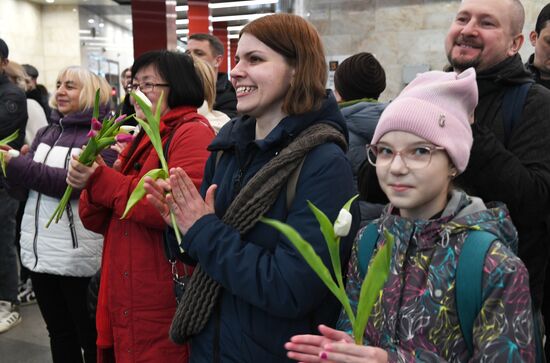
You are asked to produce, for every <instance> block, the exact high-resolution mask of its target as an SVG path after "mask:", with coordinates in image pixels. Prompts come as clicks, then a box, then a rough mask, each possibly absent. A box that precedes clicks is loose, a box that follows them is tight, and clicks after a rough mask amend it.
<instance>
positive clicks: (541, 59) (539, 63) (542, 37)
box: [525, 3, 550, 88]
mask: <svg viewBox="0 0 550 363" xmlns="http://www.w3.org/2000/svg"><path fill="white" fill-rule="evenodd" d="M529 40H530V41H531V45H533V47H535V52H534V53H533V54H531V56H530V57H529V60H528V61H527V63H526V64H525V65H526V66H527V68H528V69H529V70H530V71H531V73H533V75H534V78H535V81H536V82H537V83H539V84H542V85H543V86H544V87H546V88H550V3H549V4H547V5H546V6H545V7H544V8H542V10H541V12H540V13H539V16H538V17H537V22H536V24H535V30H533V31H532V32H531V33H530V34H529Z"/></svg>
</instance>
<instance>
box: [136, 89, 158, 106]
mask: <svg viewBox="0 0 550 363" xmlns="http://www.w3.org/2000/svg"><path fill="white" fill-rule="evenodd" d="M134 95H135V96H136V97H138V98H139V99H140V100H142V101H143V102H145V104H146V105H147V106H149V107H153V103H152V102H151V100H150V99H148V98H147V96H145V94H144V93H143V92H141V90H139V89H137V90H135V91H134Z"/></svg>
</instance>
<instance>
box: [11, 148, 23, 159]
mask: <svg viewBox="0 0 550 363" xmlns="http://www.w3.org/2000/svg"><path fill="white" fill-rule="evenodd" d="M8 154H9V155H10V156H11V157H12V158H16V157H18V156H19V155H20V154H21V153H20V152H19V151H17V150H15V149H9V150H8Z"/></svg>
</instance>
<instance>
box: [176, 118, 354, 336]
mask: <svg viewBox="0 0 550 363" xmlns="http://www.w3.org/2000/svg"><path fill="white" fill-rule="evenodd" d="M328 142H333V143H336V144H337V145H339V146H340V147H341V148H342V149H343V150H346V149H347V143H346V139H345V137H344V135H343V134H342V133H341V132H340V131H338V130H336V129H335V128H334V127H333V126H330V125H328V124H325V123H318V124H315V125H313V126H310V127H308V128H307V129H305V130H304V131H303V132H302V133H300V134H299V135H298V136H297V137H296V138H295V139H294V140H293V141H292V142H291V143H290V144H289V145H288V146H287V147H285V148H284V149H283V150H281V152H280V153H279V154H278V155H277V156H275V157H274V158H273V159H271V160H270V161H269V162H267V163H266V164H265V165H264V166H263V167H262V168H261V169H260V170H259V171H258V172H257V173H256V174H255V175H254V176H253V177H252V178H251V179H250V181H249V182H248V183H247V184H246V185H245V186H244V187H243V189H242V190H241V191H240V193H239V194H238V195H237V197H236V198H235V199H234V200H233V202H232V203H231V205H230V206H229V208H228V209H227V212H226V213H225V215H224V217H223V222H224V223H225V224H228V225H230V226H232V227H233V228H235V229H237V230H238V231H239V232H240V234H241V236H242V235H244V234H245V233H246V232H247V231H249V230H250V229H251V228H252V227H253V226H254V225H255V224H256V223H257V222H258V220H259V219H260V217H261V216H262V215H263V214H264V213H266V212H267V211H268V210H269V209H270V208H271V206H272V205H273V203H275V201H276V199H277V197H278V195H279V193H280V191H281V188H282V187H283V185H285V184H286V182H287V180H288V178H289V177H290V175H291V174H292V172H293V171H294V170H295V169H296V168H297V167H298V165H299V164H300V163H301V162H302V160H303V159H304V158H305V157H306V156H307V153H308V152H309V151H310V150H311V149H313V148H315V147H316V146H318V145H322V144H325V143H328ZM274 233H275V232H274ZM220 243H223V241H220ZM221 288H222V286H221V285H220V284H219V283H218V282H216V281H214V280H213V279H212V278H211V277H210V276H208V275H207V274H206V272H205V271H204V270H203V269H202V268H201V266H200V265H197V267H196V268H195V271H194V272H193V275H192V277H191V279H190V281H189V283H188V284H187V287H186V289H185V292H184V294H183V296H182V298H181V301H180V303H179V305H178V307H177V309H176V314H175V315H174V319H173V320H172V326H171V327H170V338H171V339H172V340H173V341H174V342H175V343H177V344H184V343H186V342H187V341H188V340H189V339H190V338H191V337H193V336H194V335H196V334H198V333H199V332H200V331H201V330H202V329H203V328H204V326H205V325H206V323H207V322H208V320H209V318H210V315H211V314H212V311H213V308H214V306H215V304H216V302H217V300H218V297H219V295H220V292H221Z"/></svg>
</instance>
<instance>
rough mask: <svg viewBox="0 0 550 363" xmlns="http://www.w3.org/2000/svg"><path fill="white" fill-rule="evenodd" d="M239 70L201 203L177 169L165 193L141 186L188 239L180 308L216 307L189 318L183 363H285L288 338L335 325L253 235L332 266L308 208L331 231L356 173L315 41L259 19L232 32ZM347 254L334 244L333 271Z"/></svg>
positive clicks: (347, 244)
mask: <svg viewBox="0 0 550 363" xmlns="http://www.w3.org/2000/svg"><path fill="white" fill-rule="evenodd" d="M236 59H237V64H236V66H235V67H234V68H233V70H232V71H231V79H232V82H233V86H234V88H235V89H236V90H237V99H238V103H237V111H238V113H239V114H242V115H243V116H241V117H237V118H234V119H232V120H231V121H230V122H228V123H227V124H226V125H225V126H224V127H223V128H222V129H221V130H220V133H219V134H218V135H217V137H216V139H215V140H214V142H213V143H212V144H210V146H209V147H208V149H209V150H210V151H212V152H213V154H212V156H211V157H210V158H209V160H208V163H207V165H206V169H205V179H204V182H203V184H202V187H201V194H200V195H199V193H198V192H197V191H196V190H195V189H194V188H193V187H192V183H191V179H190V178H189V177H188V176H187V175H186V174H185V173H184V172H183V171H181V170H180V169H176V170H173V171H172V177H171V178H170V185H168V183H167V182H165V181H159V182H158V184H157V183H155V182H153V181H152V180H149V181H148V182H146V187H147V190H148V192H149V193H150V196H148V199H149V200H150V201H151V202H152V203H153V204H154V205H155V206H156V207H157V208H158V209H159V211H160V212H161V214H162V216H164V218H165V221H167V222H169V220H170V219H169V213H168V208H169V206H170V208H171V209H172V211H174V213H175V215H176V218H177V224H178V227H179V228H180V230H181V232H182V233H183V234H184V235H185V236H184V238H183V244H182V247H183V249H184V251H185V252H186V253H187V255H188V257H190V258H192V259H193V260H195V261H197V262H198V264H199V268H198V269H196V270H195V272H194V276H193V279H194V280H195V281H198V282H197V284H198V286H200V287H198V288H197V289H198V290H193V285H188V286H187V290H186V292H191V291H194V293H192V294H195V293H196V294H197V295H184V296H183V300H182V301H184V303H189V301H195V298H198V301H197V307H198V308H199V309H200V308H201V307H202V306H203V304H210V303H212V304H214V305H216V304H217V305H216V306H215V307H212V310H211V311H210V312H211V315H210V314H208V315H206V316H204V317H203V316H197V315H196V313H195V312H193V311H191V314H189V315H188V316H190V318H191V319H192V320H194V319H197V320H200V321H201V323H204V324H206V325H205V327H204V329H202V331H200V332H197V335H195V336H193V337H191V340H190V347H191V362H192V363H195V362H211V361H221V362H242V363H246V362H263V363H272V362H273V363H275V362H277V363H280V362H286V361H288V359H287V358H286V356H285V350H284V347H283V344H284V342H286V341H287V340H288V339H289V338H290V336H292V335H294V334H297V333H298V332H303V331H306V332H307V331H312V329H314V327H315V326H316V325H317V324H319V323H324V324H328V325H333V324H335V322H336V319H337V317H338V312H339V309H340V307H339V303H338V302H337V300H336V299H335V298H334V297H333V296H332V295H331V294H330V292H329V291H328V289H327V288H326V287H325V285H324V284H323V283H322V282H321V281H320V280H319V278H318V277H317V275H316V274H315V272H313V270H312V269H311V268H310V267H309V266H308V265H307V263H306V262H305V261H304V260H303V259H302V257H301V256H300V255H299V254H298V252H297V251H296V250H295V249H294V247H293V246H292V244H291V243H290V242H289V241H288V240H287V239H286V238H284V237H283V236H282V235H281V234H279V233H277V232H276V231H275V230H274V229H273V228H272V227H270V226H268V225H266V224H264V223H257V222H258V219H259V218H260V216H261V215H265V216H266V217H269V218H275V219H278V220H281V221H285V222H286V223H288V224H290V225H291V226H293V227H294V228H295V229H296V230H297V231H298V232H299V233H300V234H301V235H302V236H303V238H304V239H306V240H307V241H309V242H310V243H311V244H312V246H313V248H314V249H315V251H316V252H317V254H319V256H321V258H322V259H323V261H324V263H325V264H330V262H329V261H330V258H329V253H328V250H327V245H326V242H325V240H324V238H323V235H322V233H321V231H320V230H319V225H318V223H317V221H316V219H315V216H314V215H313V213H312V212H311V210H310V209H309V208H308V205H307V202H306V201H311V202H312V203H314V204H315V205H316V206H317V207H318V208H319V209H321V210H323V211H324V212H325V213H326V215H327V216H328V218H329V219H331V220H335V219H336V216H337V215H338V212H339V210H340V208H341V207H342V206H343V205H344V204H345V203H346V201H347V200H348V199H349V198H350V197H352V195H353V185H352V184H353V183H352V181H353V173H352V170H351V166H350V164H349V161H348V160H347V159H346V156H345V151H346V149H347V129H346V124H345V120H344V119H343V117H342V114H341V113H340V111H339V109H338V105H337V103H336V99H335V98H334V96H333V94H332V92H330V91H329V92H327V91H326V90H325V84H326V80H327V67H326V61H325V54H324V50H323V45H322V43H321V39H320V37H319V34H318V33H317V31H316V30H315V28H314V27H313V25H311V24H310V23H308V22H307V21H306V20H304V19H303V18H301V17H299V16H296V15H291V14H276V15H270V16H265V17H262V18H259V19H257V20H254V21H252V22H250V23H248V24H247V25H246V26H245V27H244V28H243V29H242V30H241V33H240V35H239V44H238V48H237V53H236ZM300 165H301V167H300ZM296 172H297V173H298V174H293V173H296ZM292 175H295V176H296V177H297V179H295V185H294V187H292V183H291V181H290V179H291V178H292ZM170 186H171V190H172V193H171V194H169V197H166V198H168V199H165V196H164V190H165V188H166V189H168V190H170ZM288 189H293V190H294V192H295V193H293V194H294V196H293V197H289V196H288V193H289V190H288ZM214 191H215V193H214ZM203 198H204V200H203ZM166 202H168V203H169V205H167V204H166ZM356 227H357V226H353V227H351V229H352V233H353V234H355V231H356V230H357V228H356ZM172 238H173V236H172ZM351 243H352V238H350V239H342V241H341V244H340V247H341V256H342V257H341V259H342V261H341V263H342V266H345V264H346V263H347V260H348V257H349V253H350V248H351ZM197 276H202V277H201V279H203V280H197V278H198V277H197ZM203 282H204V285H203ZM217 284H219V285H217ZM203 286H204V287H203ZM211 286H220V290H218V291H220V292H219V293H220V296H219V298H218V297H217V295H216V296H213V297H212V299H213V300H203V299H202V296H205V295H206V294H205V292H206V290H207V289H208V291H210V290H209V289H210V287H211ZM188 297H189V300H186V299H187V298H188ZM180 306H182V307H185V309H187V306H188V305H185V304H182V305H180ZM179 311H180V309H178V312H179ZM214 311H215V312H214ZM179 317H180V315H179V314H176V317H175V321H174V324H177V323H178V321H177V319H178V318H179ZM203 318H204V319H203ZM197 324H198V322H197Z"/></svg>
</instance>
